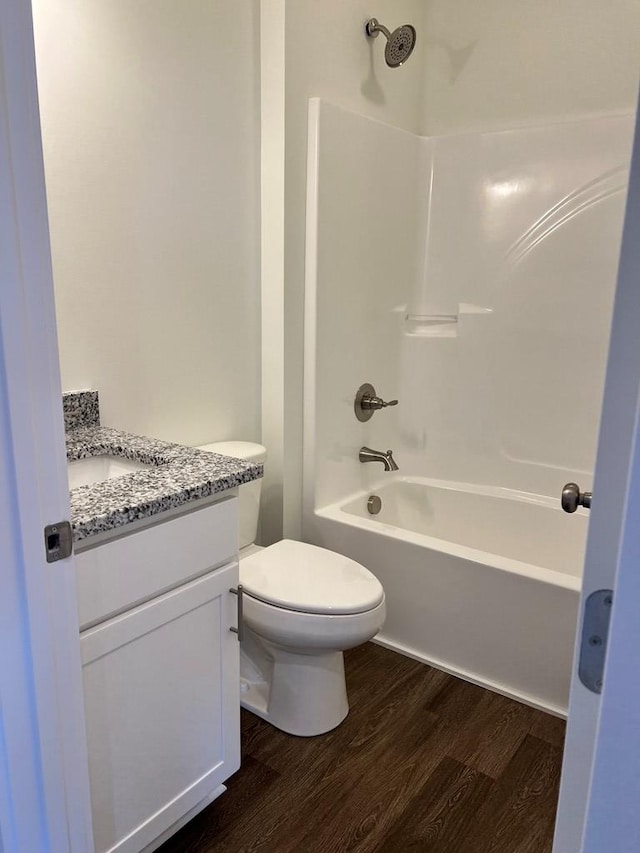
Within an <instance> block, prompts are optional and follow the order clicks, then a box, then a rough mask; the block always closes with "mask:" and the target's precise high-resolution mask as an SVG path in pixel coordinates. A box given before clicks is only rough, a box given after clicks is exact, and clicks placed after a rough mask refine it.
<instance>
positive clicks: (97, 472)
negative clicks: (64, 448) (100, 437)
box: [67, 454, 155, 489]
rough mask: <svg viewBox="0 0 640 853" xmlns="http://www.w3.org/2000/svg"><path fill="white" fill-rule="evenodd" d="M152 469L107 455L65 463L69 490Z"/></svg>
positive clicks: (149, 466)
mask: <svg viewBox="0 0 640 853" xmlns="http://www.w3.org/2000/svg"><path fill="white" fill-rule="evenodd" d="M154 467H155V466H154V465H147V464H146V463H144V462H133V461H132V460H131V459H122V458H121V457H120V456H109V455H108V454H104V455H103V456H90V457H89V458H88V459H75V460H74V461H73V462H67V471H68V476H69V488H70V489H77V488H78V486H92V485H94V484H95V483H102V482H104V481H105V480H111V479H113V478H114V477H124V475H125V474H133V473H134V472H135V471H144V470H145V469H146V468H154Z"/></svg>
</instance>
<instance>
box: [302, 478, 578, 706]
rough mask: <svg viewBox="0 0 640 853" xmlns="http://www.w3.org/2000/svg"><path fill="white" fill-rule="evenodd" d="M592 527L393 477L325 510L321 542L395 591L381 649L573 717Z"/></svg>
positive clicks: (523, 504)
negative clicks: (376, 501) (576, 646)
mask: <svg viewBox="0 0 640 853" xmlns="http://www.w3.org/2000/svg"><path fill="white" fill-rule="evenodd" d="M390 477H393V479H389V478H390ZM370 494H376V495H378V496H379V497H380V498H381V499H382V510H381V512H380V513H379V514H378V515H370V514H369V512H368V510H367V499H368V497H369V495H370ZM587 521H588V516H587V514H586V513H585V512H584V510H579V511H578V512H577V513H576V514H575V515H573V516H570V515H567V514H566V513H564V512H562V510H561V509H560V507H559V501H557V500H551V499H550V498H546V497H540V496H535V495H527V494H522V493H518V492H514V491H510V490H508V489H500V488H491V487H486V488H480V487H477V486H468V485H464V484H456V483H449V482H442V481H434V480H428V479H424V478H409V477H400V476H398V477H395V475H388V474H387V475H386V478H385V479H381V480H380V484H379V487H378V488H374V489H372V490H371V491H367V492H362V493H359V494H357V495H352V496H350V497H348V498H346V499H344V500H342V501H340V502H338V503H335V504H333V505H330V506H327V507H324V508H323V509H319V510H316V511H315V513H314V524H313V531H312V536H311V538H312V539H313V541H315V542H316V543H317V544H320V545H324V546H325V547H328V548H333V549H334V550H337V551H340V552H341V553H343V554H346V555H348V556H349V557H352V558H353V559H355V560H358V561H359V562H361V563H363V564H364V565H365V566H367V567H368V568H369V569H370V570H371V571H372V572H373V573H374V574H375V575H376V576H377V577H378V578H379V579H380V581H381V582H382V584H383V585H384V587H385V591H386V596H387V621H386V624H385V626H384V628H383V630H382V632H381V633H380V634H379V635H378V637H377V641H378V642H380V643H381V644H383V645H386V646H389V647H390V648H394V649H397V650H399V651H401V652H403V653H405V654H408V655H410V656H412V657H415V658H417V659H419V660H422V661H425V662H427V663H430V664H433V665H435V666H437V667H439V668H441V669H444V670H447V671H449V672H453V673H454V674H457V675H460V676H462V677H463V678H466V679H468V680H470V681H473V682H476V683H478V684H482V685H485V686H487V687H489V688H491V689H493V690H497V691H499V692H501V693H504V694H505V695H508V696H513V697H515V698H518V699H521V700H522V701H524V702H527V703H528V704H530V705H533V706H535V707H540V708H544V709H546V710H549V711H551V712H552V713H556V714H560V715H563V714H565V713H566V709H567V703H568V694H569V677H570V671H571V662H572V654H573V643H574V632H575V625H576V617H577V608H578V601H579V590H580V575H581V572H582V562H583V556H584V547H585V540H586V529H587Z"/></svg>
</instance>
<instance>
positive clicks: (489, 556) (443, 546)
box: [313, 475, 587, 592]
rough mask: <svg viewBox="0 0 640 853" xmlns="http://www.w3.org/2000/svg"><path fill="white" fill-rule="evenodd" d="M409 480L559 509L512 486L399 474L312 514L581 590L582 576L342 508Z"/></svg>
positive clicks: (550, 500) (546, 499)
mask: <svg viewBox="0 0 640 853" xmlns="http://www.w3.org/2000/svg"><path fill="white" fill-rule="evenodd" d="M398 482H408V483H412V484H413V483H417V484H418V485H423V486H431V487H434V488H439V489H448V490H451V491H464V492H468V493H472V494H475V495H480V496H485V497H497V498H501V499H503V500H516V501H518V502H521V503H528V504H531V505H532V506H541V507H545V508H549V509H553V510H554V511H555V510H557V511H558V512H560V511H561V510H560V509H559V507H558V505H557V504H558V502H557V500H555V499H554V498H550V497H549V496H548V495H534V494H530V493H527V492H518V491H516V490H513V489H507V488H504V487H502V486H484V485H482V486H481V485H477V484H472V483H459V482H454V481H451V480H435V479H430V478H428V477H411V476H408V475H402V476H399V477H394V478H393V479H389V480H383V481H379V482H377V483H376V484H375V486H372V487H371V488H367V489H358V490H357V491H354V492H351V493H349V494H348V495H344V496H342V497H341V498H339V499H338V500H337V501H334V502H333V503H330V504H326V505H325V506H323V507H316V508H314V510H313V515H314V517H318V518H323V519H329V520H331V521H334V522H337V523H338V524H346V525H348V526H350V527H355V528H357V529H360V530H362V531H363V533H367V534H371V533H375V534H377V535H379V536H386V537H387V538H390V539H396V540H400V541H402V542H407V543H410V544H412V545H416V546H418V547H422V548H426V549H428V550H432V551H440V552H442V553H445V554H448V555H450V556H452V557H458V558H460V559H464V560H467V561H469V562H471V563H477V564H479V565H483V566H490V567H491V568H494V569H497V570H498V571H501V572H506V573H509V574H515V575H519V576H521V577H526V578H528V579H530V580H534V581H537V582H539V583H546V584H549V585H551V586H557V587H561V588H563V589H568V590H571V591H573V592H580V590H581V589H582V576H581V575H580V576H578V575H572V574H568V573H566V572H560V571H557V570H556V569H548V568H545V567H543V566H537V565H535V564H534V563H527V562H525V561H523V560H516V559H513V558H511V557H503V556H501V555H500V554H495V553H493V552H490V551H481V550H479V549H477V548H472V547H469V546H467V545H460V544H458V543H455V542H450V541H449V540H447V539H439V538H437V537H435V536H429V535H427V534H425V533H417V532H415V531H413V530H407V529H406V528H404V527H399V526H397V525H393V524H388V523H386V522H382V521H378V520H377V519H376V518H374V517H372V518H366V517H364V516H360V515H356V514H355V513H351V512H349V511H348V510H345V509H344V508H343V507H344V506H345V505H347V504H349V503H352V502H354V501H356V500H358V499H362V498H366V496H367V495H370V494H373V493H375V492H376V489H382V488H383V487H384V486H387V485H391V484H392V483H398ZM579 512H580V514H581V515H585V516H586V515H587V513H586V511H585V510H579Z"/></svg>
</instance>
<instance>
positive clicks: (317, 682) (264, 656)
mask: <svg viewBox="0 0 640 853" xmlns="http://www.w3.org/2000/svg"><path fill="white" fill-rule="evenodd" d="M240 704H241V706H242V707H243V708H246V710H247V711H251V712H252V713H253V714H256V716H258V717H261V718H262V719H263V720H266V721H267V722H268V723H271V725H273V726H275V727H276V728H278V729H281V730H282V731H283V732H287V733H288V734H291V735H297V736H299V737H313V736H314V735H321V734H324V733H325V732H328V731H331V729H335V727H336V726H338V725H340V723H341V722H342V721H343V720H344V718H345V717H346V716H347V714H348V713H349V702H348V700H347V687H346V682H345V675H344V657H343V654H342V652H335V651H334V652H327V653H321V654H299V653H297V652H292V651H290V650H289V649H284V648H282V647H280V646H276V645H275V644H273V643H270V642H268V641H267V640H264V639H263V638H262V637H257V636H256V634H254V633H253V631H251V630H250V629H246V628H245V638H244V639H243V641H242V646H241V653H240Z"/></svg>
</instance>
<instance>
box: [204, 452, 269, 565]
mask: <svg viewBox="0 0 640 853" xmlns="http://www.w3.org/2000/svg"><path fill="white" fill-rule="evenodd" d="M197 449H198V450H205V451H208V452H209V453H222V455H223V456H235V458H236V459H244V460H246V461H247V462H253V463H255V464H259V463H263V462H264V461H265V459H266V458H267V448H266V447H263V446H262V445H261V444H254V443H253V442H252V441H216V442H214V443H213V444H201V445H200V446H199V447H198V448H197ZM261 489H262V480H261V479H260V480H252V481H251V482H250V483H244V484H243V485H242V486H239V487H238V528H239V530H238V538H239V547H240V548H244V547H246V546H247V545H251V544H253V543H254V542H255V541H256V535H257V532H258V513H259V512H260V491H261Z"/></svg>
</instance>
